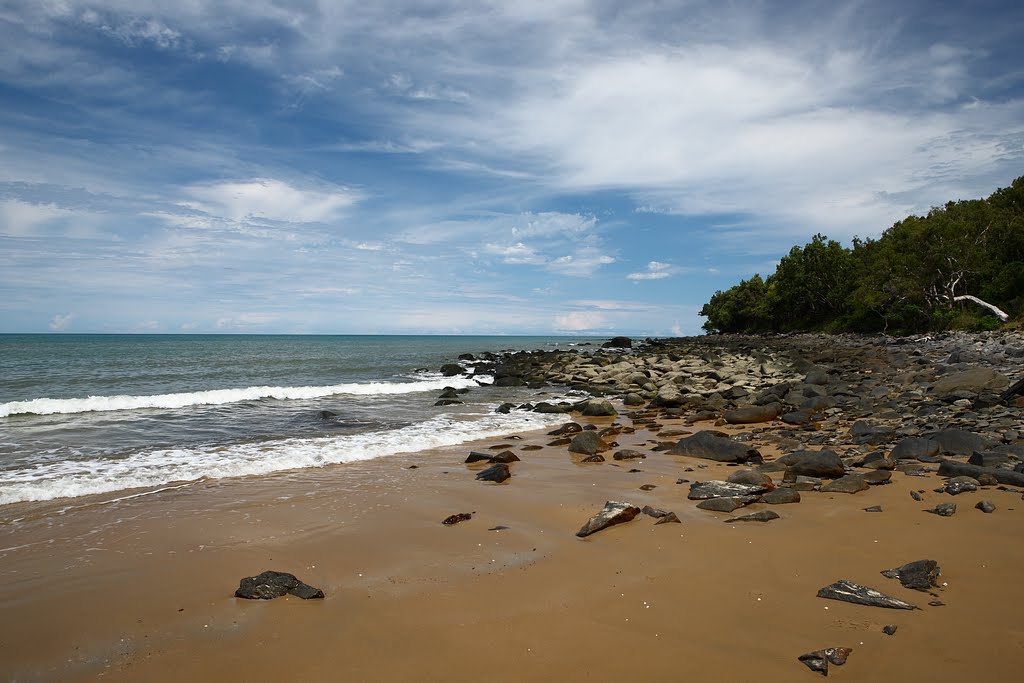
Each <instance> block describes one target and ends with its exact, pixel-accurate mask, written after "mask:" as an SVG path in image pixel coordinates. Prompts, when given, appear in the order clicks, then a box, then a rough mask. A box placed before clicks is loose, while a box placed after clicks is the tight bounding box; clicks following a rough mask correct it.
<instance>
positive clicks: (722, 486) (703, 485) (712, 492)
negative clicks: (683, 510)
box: [686, 481, 768, 500]
mask: <svg viewBox="0 0 1024 683" xmlns="http://www.w3.org/2000/svg"><path fill="white" fill-rule="evenodd" d="M767 490H768V489H767V487H765V486H757V485H754V484H733V483H730V482H727V481H702V482H696V483H693V484H690V492H689V493H688V494H687V496H686V497H687V498H689V499H690V500H707V499H709V498H727V497H731V496H758V495H760V494H762V493H764V492H765V491H767Z"/></svg>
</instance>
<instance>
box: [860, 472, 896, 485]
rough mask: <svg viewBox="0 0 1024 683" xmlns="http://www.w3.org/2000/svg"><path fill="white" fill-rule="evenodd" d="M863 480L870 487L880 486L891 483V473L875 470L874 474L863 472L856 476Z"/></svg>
mask: <svg viewBox="0 0 1024 683" xmlns="http://www.w3.org/2000/svg"><path fill="white" fill-rule="evenodd" d="M858 476H860V477H861V478H863V479H864V481H866V482H867V483H868V484H870V485H871V486H881V485H883V484H888V483H889V482H890V481H892V472H888V471H886V470H875V471H874V472H864V473H863V474H860V475H858Z"/></svg>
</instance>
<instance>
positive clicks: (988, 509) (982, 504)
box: [974, 500, 996, 514]
mask: <svg viewBox="0 0 1024 683" xmlns="http://www.w3.org/2000/svg"><path fill="white" fill-rule="evenodd" d="M974 507H975V508H976V509H978V510H981V511H982V512H984V513H985V514H989V513H992V512H995V511H996V506H995V505H993V504H992V502H991V501H988V500H979V501H978V504H977V505H975V506H974Z"/></svg>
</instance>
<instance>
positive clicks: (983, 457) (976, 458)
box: [967, 451, 1010, 467]
mask: <svg viewBox="0 0 1024 683" xmlns="http://www.w3.org/2000/svg"><path fill="white" fill-rule="evenodd" d="M1009 462H1010V454H1009V453H995V452H992V451H987V452H984V453H982V452H975V453H974V454H973V455H971V457H970V458H968V459H967V463H968V464H969V465H976V466H978V467H1001V466H1004V465H1007V464H1009Z"/></svg>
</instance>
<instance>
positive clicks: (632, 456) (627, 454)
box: [612, 448, 647, 460]
mask: <svg viewBox="0 0 1024 683" xmlns="http://www.w3.org/2000/svg"><path fill="white" fill-rule="evenodd" d="M646 457H647V456H646V455H644V454H643V453H641V452H640V451H634V450H631V449H629V448H624V449H622V450H621V451H615V452H614V453H612V458H614V459H615V460H643V459H644V458H646Z"/></svg>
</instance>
